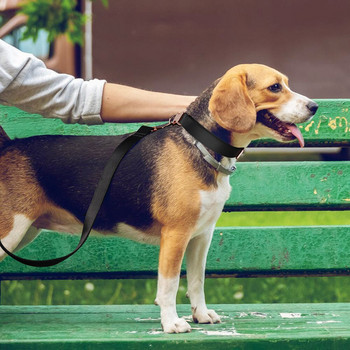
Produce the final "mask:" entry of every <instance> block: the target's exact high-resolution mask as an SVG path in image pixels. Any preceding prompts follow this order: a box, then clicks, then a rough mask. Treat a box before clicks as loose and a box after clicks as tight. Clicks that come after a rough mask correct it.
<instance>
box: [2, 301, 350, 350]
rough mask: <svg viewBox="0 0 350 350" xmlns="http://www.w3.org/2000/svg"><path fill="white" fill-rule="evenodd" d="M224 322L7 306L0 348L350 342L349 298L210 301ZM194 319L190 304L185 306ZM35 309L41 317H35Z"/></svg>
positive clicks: (140, 311)
mask: <svg viewBox="0 0 350 350" xmlns="http://www.w3.org/2000/svg"><path fill="white" fill-rule="evenodd" d="M210 308H213V309H215V310H216V311H217V312H218V314H219V315H220V316H222V317H223V318H222V323H221V324H215V325H208V324H207V325H205V324H203V325H202V324H201V325H197V324H194V323H192V327H193V330H192V332H191V333H185V334H175V335H169V334H164V333H162V332H161V328H160V320H159V308H158V307H156V306H153V305H147V306H135V305H123V306H122V305H118V306H117V305H113V306H111V305H110V306H72V305H71V306H36V307H28V306H1V307H0V319H1V323H0V334H1V337H0V348H2V347H4V348H6V349H7V350H13V349H21V350H29V349H30V350H34V349H35V350H50V349H53V350H57V349H60V350H66V349H67V350H68V349H76V350H79V349H84V350H90V349H91V350H96V349H103V350H109V349H113V350H114V349H124V348H125V349H126V348H127V349H148V348H151V349H157V350H158V349H167V350H169V349H176V350H178V349H199V348H203V349H208V350H216V349H229V350H231V349H233V348H235V349H236V348H237V349H238V348H239V349H267V350H274V349H278V350H280V349H286V350H288V349H305V350H308V349H315V348H317V349H319V350H328V349H335V348H337V349H347V348H349V345H350V304H348V303H347V304H345V303H337V304H334V303H329V304H264V305H249V304H248V305H247V304H242V305H210ZM178 311H179V316H180V317H182V316H185V317H186V319H188V320H189V321H190V322H191V317H190V316H189V315H190V313H191V308H190V305H179V306H178ZM33 317H34V319H35V322H33Z"/></svg>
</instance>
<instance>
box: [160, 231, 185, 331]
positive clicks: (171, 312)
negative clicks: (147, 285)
mask: <svg viewBox="0 0 350 350" xmlns="http://www.w3.org/2000/svg"><path fill="white" fill-rule="evenodd" d="M188 241H189V234H186V233H184V232H183V231H182V230H180V229H176V228H168V227H164V228H163V229H162V236H161V242H160V253H159V270H158V291H157V298H156V301H155V303H156V304H157V305H159V306H160V312H161V323H162V327H163V330H164V332H165V333H185V332H190V331H191V326H190V325H189V324H188V323H187V322H186V321H185V320H184V319H182V318H179V316H178V315H177V312H176V294H177V291H178V288H179V279H180V271H181V263H182V260H183V256H184V253H185V251H186V247H187V244H188Z"/></svg>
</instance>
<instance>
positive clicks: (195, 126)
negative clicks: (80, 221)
mask: <svg viewBox="0 0 350 350" xmlns="http://www.w3.org/2000/svg"><path fill="white" fill-rule="evenodd" d="M180 121H181V123H180ZM169 125H181V126H183V127H184V129H185V130H186V131H187V132H188V133H189V134H191V135H192V136H193V137H194V138H195V139H197V140H198V141H199V142H201V143H202V144H203V145H205V146H206V147H208V148H210V149H211V150H213V151H214V152H217V153H219V154H221V155H223V156H225V157H230V158H237V157H238V156H239V155H240V154H241V153H242V152H243V148H236V147H233V146H231V145H229V144H228V143H226V142H224V141H222V140H221V139H219V138H218V137H217V136H215V135H213V134H212V133H211V132H210V131H209V130H207V129H205V128H204V127H203V126H202V125H201V124H200V123H198V122H197V121H196V120H195V119H193V118H192V117H191V116H190V115H188V114H186V113H183V114H177V115H176V116H174V117H173V118H171V119H170V120H169V123H168V124H166V125H163V126H158V127H153V128H152V127H148V126H145V125H143V126H141V127H140V128H139V129H138V130H137V131H136V132H135V133H134V134H132V135H131V136H129V137H128V138H127V139H125V140H124V141H123V142H122V143H121V144H120V145H119V146H118V147H117V148H116V149H115V150H114V152H113V154H112V156H111V157H110V159H109V160H108V162H107V164H106V166H105V168H104V170H103V173H102V176H101V178H100V181H99V183H98V184H97V187H96V190H95V192H94V195H93V197H92V200H91V203H90V205H89V208H88V210H87V212H86V215H85V220H84V225H83V230H82V234H81V237H80V241H79V244H78V246H77V247H76V248H75V249H74V250H73V251H72V252H71V253H69V254H67V255H65V256H62V257H60V258H56V259H50V260H30V259H25V258H21V257H19V256H17V255H15V254H13V253H11V252H10V251H8V250H7V249H6V248H5V247H4V245H3V244H2V243H1V241H0V247H1V248H2V249H3V250H4V251H5V253H6V254H8V255H9V256H10V257H11V258H13V259H15V260H17V261H18V262H20V263H22V264H25V265H29V266H34V267H48V266H53V265H56V264H58V263H60V262H62V261H64V260H66V259H68V258H69V257H70V256H72V255H73V254H74V253H75V252H76V251H78V250H79V249H80V248H81V247H82V245H83V244H84V243H85V242H86V240H87V238H88V237H89V234H90V231H91V229H92V227H93V225H94V222H95V219H96V217H97V214H98V212H99V210H100V207H101V205H102V202H103V200H104V198H105V196H106V193H107V191H108V188H109V186H110V183H111V181H112V178H113V176H114V173H115V172H116V170H117V168H118V166H119V164H120V162H121V161H122V159H123V158H124V156H125V155H126V154H127V153H128V151H129V150H130V149H131V148H133V147H134V146H135V145H136V144H137V143H138V142H139V141H140V140H141V139H142V138H143V137H145V136H147V135H149V134H150V133H151V132H153V131H157V130H159V129H162V128H164V127H167V126H169Z"/></svg>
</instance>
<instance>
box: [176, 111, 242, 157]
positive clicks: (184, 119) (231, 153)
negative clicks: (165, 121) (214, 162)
mask: <svg viewBox="0 0 350 350" xmlns="http://www.w3.org/2000/svg"><path fill="white" fill-rule="evenodd" d="M170 123H171V124H179V125H181V126H182V127H183V128H184V129H185V130H186V131H187V132H188V133H189V134H190V135H192V136H193V137H194V138H195V139H196V140H197V141H199V142H200V143H202V144H203V145H204V146H206V147H208V148H210V149H211V150H212V151H214V152H216V153H219V154H221V155H222V156H225V157H228V158H238V157H239V156H240V155H241V154H242V152H243V151H244V148H237V147H233V146H231V145H230V144H228V143H226V142H224V141H222V140H221V139H220V138H219V137H217V136H215V135H214V134H212V133H211V132H210V131H209V130H207V129H206V128H205V127H204V126H203V125H201V124H200V123H198V122H197V120H195V119H194V118H193V117H191V116H190V115H189V114H187V113H183V114H177V115H176V116H174V117H173V118H172V119H170Z"/></svg>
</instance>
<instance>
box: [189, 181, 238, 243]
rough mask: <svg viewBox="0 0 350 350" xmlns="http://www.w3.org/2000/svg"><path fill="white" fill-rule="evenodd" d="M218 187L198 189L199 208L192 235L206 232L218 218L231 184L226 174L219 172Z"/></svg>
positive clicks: (228, 194)
mask: <svg viewBox="0 0 350 350" xmlns="http://www.w3.org/2000/svg"><path fill="white" fill-rule="evenodd" d="M217 184H218V187H217V188H216V189H213V190H209V191H200V199H201V208H200V214H199V219H198V221H197V224H196V229H195V233H194V234H193V237H196V236H197V235H199V234H201V233H203V232H207V231H208V227H209V228H211V227H212V226H213V225H215V223H216V221H217V220H218V218H219V216H220V214H221V212H222V209H223V207H224V204H225V202H226V201H227V200H228V198H229V197H230V193H231V185H230V178H229V176H227V175H223V174H219V175H218V181H217Z"/></svg>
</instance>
